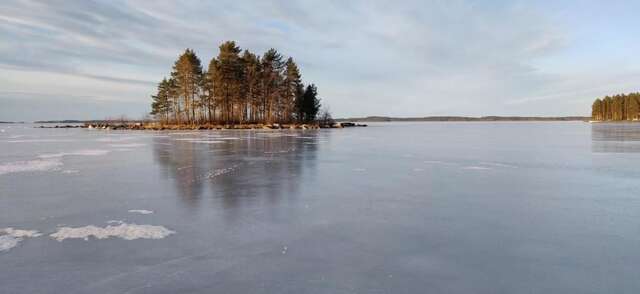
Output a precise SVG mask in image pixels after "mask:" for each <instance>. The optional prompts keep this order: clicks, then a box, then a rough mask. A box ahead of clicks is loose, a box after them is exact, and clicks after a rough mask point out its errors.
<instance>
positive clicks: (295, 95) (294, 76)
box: [282, 57, 304, 122]
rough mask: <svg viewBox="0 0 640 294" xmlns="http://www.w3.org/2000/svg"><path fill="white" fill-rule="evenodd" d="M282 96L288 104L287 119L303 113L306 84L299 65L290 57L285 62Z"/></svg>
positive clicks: (289, 119)
mask: <svg viewBox="0 0 640 294" xmlns="http://www.w3.org/2000/svg"><path fill="white" fill-rule="evenodd" d="M282 86H283V87H282V96H283V99H284V103H285V105H286V109H285V113H286V114H287V117H286V118H285V120H286V121H287V122H288V121H291V120H292V119H293V117H292V115H295V116H296V117H300V116H301V114H302V94H304V85H303V84H302V80H301V75H300V70H299V69H298V65H297V64H296V63H295V62H294V61H293V58H291V57H289V58H288V59H287V61H286V63H285V73H284V82H283V85H282Z"/></svg>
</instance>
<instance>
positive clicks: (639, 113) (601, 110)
mask: <svg viewBox="0 0 640 294" xmlns="http://www.w3.org/2000/svg"><path fill="white" fill-rule="evenodd" d="M639 119H640V93H631V94H621V95H615V96H606V97H604V98H602V99H596V101H594V102H593V105H592V106H591V120H592V121H638V120H639Z"/></svg>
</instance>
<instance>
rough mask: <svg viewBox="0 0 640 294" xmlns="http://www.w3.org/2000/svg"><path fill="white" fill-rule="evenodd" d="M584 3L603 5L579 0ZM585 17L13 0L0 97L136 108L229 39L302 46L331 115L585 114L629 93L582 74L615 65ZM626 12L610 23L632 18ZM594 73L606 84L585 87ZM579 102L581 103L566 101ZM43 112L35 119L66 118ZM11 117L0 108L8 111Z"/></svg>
mask: <svg viewBox="0 0 640 294" xmlns="http://www.w3.org/2000/svg"><path fill="white" fill-rule="evenodd" d="M594 3H595V2H594ZM579 9H581V10H582V11H589V10H593V11H596V10H597V9H598V8H597V7H596V6H594V5H592V4H590V3H589V2H581V5H580V6H579ZM618 9H619V10H625V5H620V6H619V8H618ZM617 12H618V11H617V10H615V9H613V8H610V10H609V11H607V13H610V14H616V13H617ZM568 13H570V15H571V16H572V17H567V14H568ZM588 15H589V13H582V14H580V13H577V12H576V6H575V5H572V4H571V3H564V4H558V3H555V2H544V1H543V2H536V3H531V2H520V1H484V0H452V1H417V0H415V1H414V0H407V1H395V2H393V5H390V4H389V2H388V1H377V0H374V1H364V0H356V1H347V2H345V1H337V0H331V1H284V0H282V1H278V0H274V1H232V0H221V1H203V2H196V1H181V2H178V1H124V0H114V1H106V0H105V1H80V0H77V1H63V2H59V1H33V0H6V1H2V2H1V3H0V73H1V75H0V87H1V88H2V89H3V90H4V91H5V92H3V93H0V98H4V99H11V101H14V102H15V101H20V99H22V98H21V97H24V95H22V96H20V97H18V96H15V95H10V94H8V93H9V92H19V91H22V92H38V93H56V94H55V95H50V99H57V98H56V97H61V96H60V95H66V97H67V98H65V99H70V100H69V101H73V99H74V98H73V97H77V96H84V97H100V99H101V100H102V101H113V104H112V106H111V107H109V108H105V111H104V113H100V112H99V111H98V113H99V114H96V115H102V116H107V115H116V114H120V113H125V114H129V115H139V114H140V113H143V112H145V111H147V110H148V109H147V107H146V106H144V105H145V103H147V102H148V97H149V95H150V94H151V93H152V91H153V90H154V88H155V82H156V81H158V80H159V79H161V78H162V77H163V76H164V75H167V74H168V71H169V70H170V66H171V64H172V62H173V61H174V59H175V58H176V57H177V56H178V54H180V52H181V51H182V50H184V48H187V47H189V48H194V49H195V50H196V52H197V53H198V54H199V55H200V57H201V59H203V63H204V64H207V63H208V61H209V59H210V58H211V57H212V56H213V55H215V54H216V53H217V45H218V44H219V43H221V42H222V41H224V40H227V39H232V40H236V41H238V43H239V44H240V45H241V46H242V47H243V48H248V49H251V50H253V51H257V52H262V51H265V50H266V49H268V48H271V47H275V48H277V49H279V50H280V51H282V52H283V53H284V54H287V55H291V56H294V57H295V58H296V60H298V62H299V63H300V65H301V67H302V71H303V75H304V77H303V78H304V79H305V81H308V82H315V83H316V84H318V86H319V89H320V94H321V96H322V98H323V101H324V102H325V103H327V104H330V105H331V109H332V110H333V111H334V112H335V114H334V115H336V116H352V115H373V114H387V115H429V114H452V115H483V114H513V115H535V114H540V115H558V114H567V115H568V114H585V113H587V112H588V106H589V105H590V103H589V101H590V100H592V98H594V97H592V95H593V94H594V93H606V92H607V91H612V92H617V91H618V90H617V89H620V88H624V89H622V90H627V89H628V90H632V89H633V87H630V86H624V87H622V86H621V85H620V83H615V82H614V79H615V76H614V75H613V74H610V73H611V72H600V74H599V75H598V76H597V78H596V79H595V80H594V79H593V78H588V77H586V76H588V75H587V74H586V73H585V71H597V70H599V69H601V68H602V67H603V66H604V65H605V64H607V62H608V64H611V63H612V62H617V63H616V64H612V65H611V66H614V65H619V64H620V62H621V61H619V60H617V59H613V58H612V56H613V57H615V56H616V54H619V52H616V51H609V50H613V49H609V48H603V47H598V50H590V46H595V45H586V44H589V43H588V42H585V39H584V38H588V37H589V34H587V33H585V32H584V31H578V29H577V28H581V30H584V27H585V26H582V25H580V24H581V23H583V22H584V23H586V22H589V21H590V19H589V18H588ZM619 15H621V17H620V18H616V19H615V21H626V22H627V25H628V23H629V22H631V23H635V24H637V22H638V21H637V20H636V19H635V18H633V17H632V15H628V14H619ZM615 21H613V22H612V24H610V25H611V26H614V25H615ZM631 27H632V26H631ZM607 29H611V31H614V30H613V28H607V27H606V26H603V25H601V26H599V27H598V30H599V33H600V36H599V37H600V38H601V39H603V40H602V42H606V41H607V38H608V36H607V34H606V30H607ZM603 30H604V34H603V33H602V31H603ZM618 35H619V34H618ZM615 36H617V35H615V34H611V37H610V38H616V37H615ZM581 38H582V39H581ZM612 41H616V42H617V43H616V44H619V43H621V42H622V43H624V42H625V40H621V39H619V38H618V39H616V40H612ZM591 44H593V43H591ZM585 46H589V47H585ZM575 52H580V57H577V54H575ZM569 61H570V62H569ZM576 65H580V66H579V67H578V66H576ZM621 70H623V71H624V72H623V74H625V75H626V77H627V78H626V79H625V80H624V83H622V84H624V85H628V84H633V83H637V82H640V78H638V76H637V73H638V72H640V71H638V70H637V68H634V67H629V66H626V67H621ZM598 80H607V81H612V82H611V83H609V84H606V85H601V86H598V87H599V89H597V90H593V91H591V90H586V89H585V87H588V88H589V89H590V88H592V87H589V85H590V84H591V83H593V82H594V81H595V82H597V81H598ZM44 96H46V95H44ZM38 99H47V98H46V97H43V95H38ZM576 99H584V101H585V104H584V106H581V105H579V104H576V103H569V102H568V101H575V100H576ZM122 101H130V102H131V104H127V105H126V106H124V105H125V104H123V103H122ZM552 102H553V104H554V105H555V107H554V108H550V107H548V106H547V105H548V104H550V103H552ZM15 103H18V104H19V102H15ZM119 105H120V106H119ZM131 105H139V106H136V107H137V108H135V109H131ZM33 107H34V106H33V105H30V106H29V107H27V105H26V103H25V107H24V111H23V112H22V114H21V115H22V116H23V118H22V119H36V117H34V116H35V115H36V112H35V111H33V110H29V109H32V108H33ZM35 107H37V106H35ZM5 109H6V108H5ZM106 109H108V111H116V112H119V113H107V112H106ZM114 109H115V110H114ZM48 111H49V112H47V111H44V110H43V111H37V115H38V116H42V115H44V116H47V115H46V114H47V113H49V115H48V116H56V117H58V115H57V114H56V113H55V110H53V109H49V110H48ZM80 114H81V113H80V112H78V115H80ZM8 115H9V114H8V113H7V111H6V110H3V109H2V108H0V120H1V119H5V120H6V117H7V116H8ZM37 118H47V117H37Z"/></svg>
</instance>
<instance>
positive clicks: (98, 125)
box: [38, 122, 367, 131]
mask: <svg viewBox="0 0 640 294" xmlns="http://www.w3.org/2000/svg"><path fill="white" fill-rule="evenodd" d="M366 126H367V125H366V124H358V123H353V122H338V123H334V124H277V123H274V124H227V125H220V124H192V125H185V124H180V125H176V124H161V123H141V122H91V123H84V124H82V125H79V124H78V125H55V126H45V125H41V126H39V127H38V128H51V129H74V128H84V129H98V130H151V131H163V130H257V129H266V130H285V129H289V130H309V129H341V128H349V127H366Z"/></svg>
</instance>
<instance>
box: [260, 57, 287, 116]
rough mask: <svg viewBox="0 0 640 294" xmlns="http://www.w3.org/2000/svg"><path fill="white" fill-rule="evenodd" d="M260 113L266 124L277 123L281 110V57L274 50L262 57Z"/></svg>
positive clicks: (282, 66)
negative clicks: (262, 113)
mask: <svg viewBox="0 0 640 294" xmlns="http://www.w3.org/2000/svg"><path fill="white" fill-rule="evenodd" d="M261 61H262V91H263V92H262V95H263V99H262V100H263V101H262V111H263V112H264V120H265V121H266V122H268V123H273V122H279V119H280V117H279V113H278V111H279V110H280V109H281V99H280V98H281V96H280V95H281V93H280V91H281V88H282V86H281V85H282V83H283V78H282V70H283V68H284V64H283V62H282V55H280V53H278V51H276V50H275V49H273V48H271V49H269V50H268V51H267V52H266V53H265V54H264V56H263V57H262V60H261Z"/></svg>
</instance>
